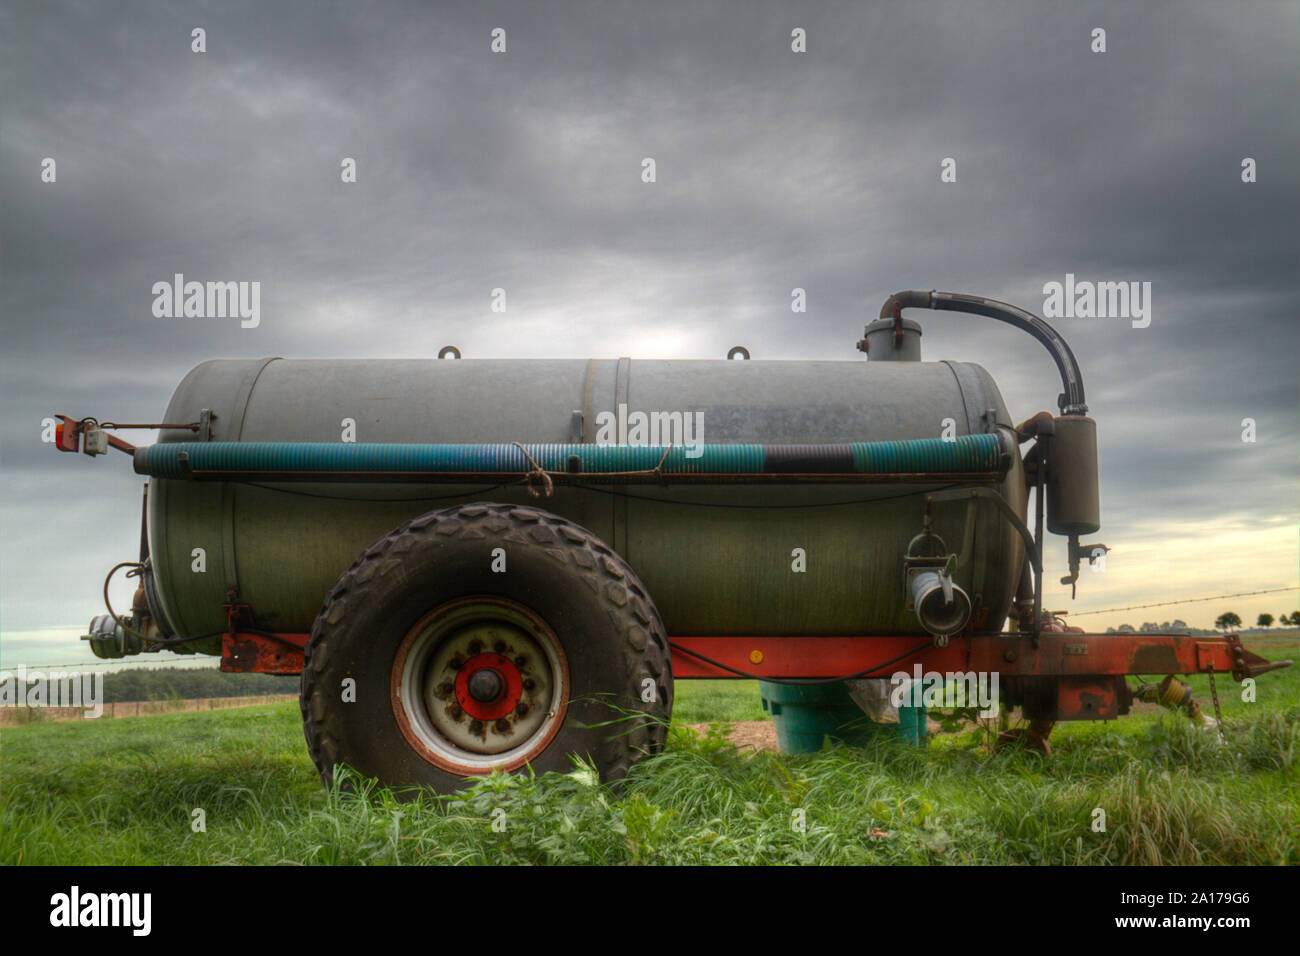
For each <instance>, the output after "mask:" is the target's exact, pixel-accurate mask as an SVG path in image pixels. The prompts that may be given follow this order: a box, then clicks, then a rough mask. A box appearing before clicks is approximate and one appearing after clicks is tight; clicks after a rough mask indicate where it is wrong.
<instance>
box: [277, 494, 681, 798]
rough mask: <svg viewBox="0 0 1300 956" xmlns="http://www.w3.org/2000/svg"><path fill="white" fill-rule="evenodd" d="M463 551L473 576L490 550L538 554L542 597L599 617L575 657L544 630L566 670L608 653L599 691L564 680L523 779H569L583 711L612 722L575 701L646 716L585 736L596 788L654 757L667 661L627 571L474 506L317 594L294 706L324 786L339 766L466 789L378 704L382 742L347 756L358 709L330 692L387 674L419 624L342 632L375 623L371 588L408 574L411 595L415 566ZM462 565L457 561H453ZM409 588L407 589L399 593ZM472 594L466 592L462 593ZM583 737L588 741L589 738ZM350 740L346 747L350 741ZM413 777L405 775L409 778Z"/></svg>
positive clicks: (668, 696) (513, 512)
mask: <svg viewBox="0 0 1300 956" xmlns="http://www.w3.org/2000/svg"><path fill="white" fill-rule="evenodd" d="M466 546H468V547H469V548H471V549H472V550H473V551H474V553H475V555H476V557H477V555H482V557H483V560H482V564H483V566H484V567H486V566H487V555H488V554H489V552H490V551H491V549H492V548H493V547H497V546H505V547H507V549H508V551H507V553H508V555H509V556H510V557H509V560H510V562H511V563H512V564H513V563H516V562H518V561H519V560H520V559H521V557H526V556H531V557H532V558H533V559H534V564H536V560H537V556H538V555H540V554H545V555H546V556H547V557H548V558H549V559H550V560H551V561H553V566H552V568H551V571H550V577H549V580H548V582H547V586H546V587H545V588H543V589H542V590H545V591H549V590H550V589H551V588H566V587H567V588H576V589H583V590H582V591H581V592H580V593H583V595H584V597H583V598H582V601H584V602H585V603H586V604H587V605H589V606H590V607H591V608H592V609H593V611H594V610H596V609H598V610H599V612H603V615H604V617H605V618H607V619H608V627H598V628H596V630H599V631H600V632H601V633H600V635H599V636H597V635H593V634H590V633H588V634H587V636H586V637H585V638H584V640H583V641H582V644H583V646H582V647H577V646H572V645H573V644H574V641H575V638H574V636H573V635H572V632H570V633H569V634H568V635H566V634H565V633H563V628H562V627H559V626H557V625H556V622H552V621H548V624H550V625H551V627H552V629H553V630H555V632H556V634H557V636H558V637H559V639H560V642H561V644H562V645H563V646H564V652H565V655H566V657H568V658H570V661H571V664H570V669H571V671H572V670H573V663H572V662H573V658H574V657H575V656H577V655H579V654H585V653H588V652H590V651H591V650H592V648H590V647H589V646H587V645H589V644H591V643H592V642H593V641H598V642H604V643H607V644H608V645H609V647H607V648H599V649H596V650H599V651H600V652H601V654H602V655H603V657H604V662H603V666H601V667H598V668H597V669H596V670H597V678H598V679H597V680H596V681H595V683H598V684H600V685H601V686H590V685H591V684H592V683H593V680H592V678H591V676H590V675H589V676H588V677H587V679H585V680H582V679H580V678H578V677H576V676H574V675H572V674H571V679H573V681H574V686H573V687H572V688H571V693H570V699H571V703H570V705H569V711H568V713H567V714H566V720H565V724H564V727H563V728H562V729H561V731H560V733H559V734H557V737H556V739H555V740H553V741H552V742H551V744H550V746H548V748H547V749H546V751H545V752H544V753H543V754H541V755H539V759H536V760H534V761H533V762H532V766H533V767H534V769H535V770H536V771H537V772H539V773H540V772H544V771H545V770H548V769H556V770H568V769H570V766H571V764H570V762H569V758H568V756H567V753H568V752H569V751H568V748H566V747H564V746H563V744H562V742H563V740H564V738H565V736H566V733H567V732H568V728H570V726H571V725H574V724H575V721H577V720H578V718H579V717H580V716H581V715H582V712H583V711H584V708H585V716H586V718H587V719H588V720H589V721H590V718H591V717H597V718H598V719H600V720H609V719H611V718H612V717H616V716H618V715H617V714H616V713H614V712H612V711H609V710H608V708H603V707H602V708H601V710H602V711H603V712H602V713H600V714H597V713H596V712H595V711H594V709H593V708H595V707H598V706H600V705H596V704H590V705H587V704H582V703H575V702H576V701H577V700H578V699H579V698H584V697H590V696H591V695H593V694H599V695H602V699H604V700H607V701H612V702H614V703H616V704H617V705H618V706H620V707H622V708H625V709H627V710H636V711H641V712H643V713H645V714H647V715H648V719H644V720H638V719H632V720H627V721H620V722H618V723H617V724H615V725H614V726H613V727H611V728H606V729H604V730H602V731H596V732H594V733H598V734H599V736H600V738H601V739H600V742H599V744H598V745H597V746H596V747H595V750H594V752H593V751H591V750H588V751H587V753H588V754H589V755H590V757H591V758H592V760H593V761H594V762H595V764H596V766H597V768H598V769H599V771H600V773H601V777H602V779H604V780H605V781H607V782H610V783H614V782H617V781H618V780H620V779H621V778H622V777H624V776H625V775H626V774H627V771H628V770H629V769H630V768H631V766H632V765H633V764H635V763H637V762H638V761H640V760H642V759H644V758H645V757H647V756H650V755H653V754H656V753H659V752H661V751H662V749H663V746H664V742H665V739H666V737H667V727H666V724H667V721H668V719H669V717H670V716H671V713H672V696H673V678H672V658H671V654H670V652H669V648H668V639H667V636H666V634H665V632H664V626H663V621H662V620H661V619H660V617H659V612H658V610H657V609H656V608H655V606H654V602H653V601H652V600H651V599H650V596H649V594H648V593H647V591H646V588H645V586H644V584H642V582H641V580H640V578H638V577H637V575H636V572H635V571H633V570H632V568H631V567H630V566H629V565H628V564H627V562H626V561H624V560H623V558H622V557H621V556H620V555H619V554H617V553H616V552H615V551H613V549H611V548H610V547H608V546H607V545H605V544H604V543H603V542H602V541H601V540H600V539H599V538H597V537H596V536H595V535H593V534H592V533H591V532H590V531H588V530H586V529H585V528H583V527H581V526H580V525H578V524H575V523H574V522H572V521H569V520H567V519H565V518H562V517H560V516H558V515H555V514H552V513H550V512H547V511H544V510H542V509H540V508H532V507H528V506H524V505H514V504H498V503H493V502H476V503H473V504H467V505H458V506H455V507H451V508H445V509H442V510H439V511H432V512H429V513H427V514H424V515H421V516H419V517H417V518H413V519H412V520H410V521H408V522H406V524H404V525H402V526H401V527H399V528H397V529H395V530H394V531H392V532H390V533H389V534H386V535H384V536H383V537H382V538H380V539H379V540H378V541H376V542H375V543H374V544H373V545H371V546H370V547H369V548H367V549H366V550H365V551H364V552H363V553H362V554H361V555H360V556H359V557H358V558H357V560H356V561H355V562H354V563H353V565H352V567H351V568H349V569H348V570H347V571H346V572H345V573H344V574H343V575H342V576H341V577H340V578H339V579H338V581H337V582H336V583H335V585H334V587H333V588H332V589H331V590H330V593H329V594H328V595H327V596H326V598H325V601H324V604H323V605H322V607H321V610H320V613H319V614H318V615H317V617H316V621H315V623H314V624H313V625H312V631H311V637H310V639H309V641H308V643H307V646H306V649H305V652H304V661H303V669H302V684H301V694H300V697H299V705H300V708H301V711H302V717H303V733H304V735H305V737H306V740H307V749H308V752H309V754H310V755H311V758H312V761H313V762H314V763H315V765H316V768H317V770H318V771H319V772H320V775H321V779H322V781H323V782H324V783H325V785H326V786H327V787H328V786H330V784H331V782H332V779H333V775H334V768H335V766H336V765H338V764H347V765H349V766H352V767H355V768H357V769H358V770H361V771H362V772H363V773H366V774H367V775H370V776H377V777H379V779H380V781H381V782H382V783H384V784H388V785H390V786H395V787H404V786H409V785H425V786H433V787H434V788H435V789H437V790H439V791H440V792H448V791H451V790H455V789H460V788H463V787H464V786H465V785H466V782H465V779H464V778H462V777H459V776H455V775H453V774H451V773H449V772H447V771H445V770H442V769H441V768H437V767H434V766H433V765H432V764H429V763H428V762H427V761H425V760H424V759H423V758H421V757H419V755H418V754H416V752H415V751H414V750H413V748H411V747H410V745H409V744H408V743H407V742H406V740H405V738H404V737H403V736H402V735H401V732H400V730H399V729H398V728H397V725H396V721H395V720H392V719H391V706H390V704H389V703H388V701H387V695H386V694H385V700H384V704H383V706H384V707H388V708H390V720H391V723H392V726H391V733H385V732H383V729H382V728H380V729H379V730H377V731H376V732H375V733H374V734H373V737H371V738H367V740H370V741H372V743H373V748H372V749H373V751H375V752H374V753H362V752H358V751H359V750H364V749H367V748H365V747H361V746H359V745H358V742H357V740H356V737H357V734H356V732H355V731H354V729H353V728H352V727H351V726H350V724H349V722H350V721H352V720H353V719H354V718H355V717H356V714H357V711H356V709H355V708H357V706H358V704H356V703H347V704H345V703H343V702H342V701H341V695H340V692H339V689H340V686H341V681H342V679H343V677H345V676H352V675H351V671H350V670H349V667H353V666H356V665H357V664H358V662H360V661H366V660H368V659H369V658H372V657H373V658H381V659H382V660H380V661H378V665H379V666H380V667H386V668H387V671H388V672H389V673H391V667H392V660H393V656H394V654H395V651H396V648H397V645H398V644H399V643H400V641H401V639H402V637H403V636H404V635H405V633H406V631H407V630H408V629H409V627H410V626H412V625H413V624H414V623H415V621H416V620H417V619H418V617H419V616H420V615H418V614H416V615H415V616H414V617H410V618H409V620H408V619H407V618H401V620H400V622H399V624H398V626H397V627H395V628H392V629H388V628H384V629H382V631H383V633H376V631H375V630H367V629H366V628H365V627H364V626H362V627H360V628H358V627H355V626H353V627H350V626H349V625H350V624H352V623H354V621H355V619H356V618H357V617H358V616H359V615H360V616H367V615H368V616H374V614H376V613H379V612H377V611H376V610H375V607H374V603H373V600H372V599H373V598H375V597H376V596H377V595H376V594H375V592H376V590H382V588H379V587H377V585H379V584H380V583H381V582H383V583H384V584H385V585H386V586H387V587H389V588H390V589H391V587H392V585H391V584H389V583H388V582H391V581H393V580H394V579H397V578H400V579H402V582H403V583H405V582H406V578H407V577H408V575H413V576H414V580H412V581H411V582H410V584H411V586H415V587H418V586H419V584H420V582H419V577H420V570H421V568H423V569H424V570H425V572H426V573H428V571H429V569H430V568H432V567H435V566H437V563H438V560H440V559H441V558H451V559H454V558H456V557H457V553H458V552H460V554H461V555H462V556H463V552H464V549H465V547H466ZM461 563H462V564H463V563H465V562H464V561H463V557H462V560H461ZM545 563H546V562H544V564H545ZM535 570H540V569H536V568H535ZM542 573H543V574H545V572H542ZM494 577H495V578H496V581H492V580H491V579H488V578H486V576H485V577H484V581H485V582H487V583H488V584H489V585H490V584H493V583H497V582H499V583H500V584H503V585H510V584H512V583H513V582H511V578H510V575H509V574H506V575H496V576H494ZM425 583H427V582H425ZM410 590H411V587H410V586H408V587H407V588H406V591H408V592H409V591H410ZM482 590H483V588H481V587H476V588H473V589H472V590H471V591H470V592H468V593H473V591H479V592H482ZM509 590H510V588H509V587H504V588H502V589H501V590H500V592H499V593H503V594H505V596H510V597H513V598H514V599H515V600H519V601H520V603H524V604H527V605H529V606H530V607H531V606H534V604H535V603H536V601H537V600H544V598H539V597H538V593H537V590H538V589H536V588H534V591H533V592H532V597H533V599H534V600H532V601H530V600H528V599H527V598H523V597H521V596H520V595H517V594H510V593H509ZM586 592H590V593H589V594H587V593H586ZM454 596H459V595H448V594H444V595H441V596H439V597H438V598H437V599H436V600H433V599H430V600H428V601H427V603H425V604H423V605H421V606H422V607H423V609H424V611H425V612H427V611H428V610H431V609H432V608H433V607H435V606H437V604H439V603H442V602H443V601H444V600H449V599H451V597H454ZM539 613H540V612H539ZM408 616H409V615H408ZM543 616H544V615H543ZM390 631H391V632H390ZM363 666H364V665H363ZM588 669H589V670H590V668H588ZM646 677H651V678H653V679H654V681H655V685H656V689H657V694H656V697H657V700H656V701H655V702H652V703H646V702H642V700H641V689H642V682H643V680H644V679H645V678H646ZM358 683H360V679H359V678H358ZM579 684H582V685H583V686H579ZM358 700H360V698H358ZM369 719H370V721H371V723H372V724H374V723H376V722H378V723H380V724H382V721H381V720H378V717H377V715H375V713H374V711H373V705H372V708H371V714H370V717H369ZM590 722H595V721H590ZM578 726H581V724H580V723H579V724H578ZM583 732H584V733H586V734H588V735H591V734H592V733H593V731H590V730H586V731H583ZM349 738H352V739H351V742H350V743H349V742H348V741H349ZM557 745H558V749H557ZM394 751H404V753H405V759H385V758H384V757H383V753H384V752H389V753H391V752H394ZM376 753H377V754H378V757H376ZM412 757H413V758H415V759H414V760H412V759H411V758H412ZM412 770H413V771H414V772H413V773H411V772H408V771H412ZM406 777H414V778H415V779H405V778H406Z"/></svg>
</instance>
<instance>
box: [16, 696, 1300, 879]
mask: <svg viewBox="0 0 1300 956" xmlns="http://www.w3.org/2000/svg"><path fill="white" fill-rule="evenodd" d="M1272 676H1274V675H1269V677H1272ZM1247 713H1248V714H1249V716H1237V717H1234V718H1233V720H1232V722H1231V725H1230V728H1229V731H1230V738H1229V743H1228V744H1227V745H1226V746H1225V745H1223V744H1220V743H1219V742H1218V739H1217V736H1216V735H1214V734H1212V733H1206V732H1204V731H1201V730H1197V729H1196V728H1194V727H1192V726H1191V725H1190V724H1189V722H1188V721H1187V720H1186V719H1185V718H1182V717H1179V716H1177V715H1173V714H1163V713H1162V714H1159V715H1151V716H1141V717H1137V718H1135V719H1132V720H1130V721H1127V722H1119V723H1110V724H1094V725H1079V726H1071V727H1064V728H1062V730H1063V731H1068V732H1066V733H1059V734H1058V735H1057V736H1054V738H1053V743H1054V746H1055V748H1056V753H1055V756H1054V757H1053V758H1051V759H1043V758H1041V757H1039V756H1037V755H1035V754H1033V753H1029V752H1024V751H1011V752H1004V753H996V754H995V753H991V752H989V751H988V750H987V749H986V748H984V747H983V746H981V744H980V742H979V737H978V734H976V733H971V734H968V735H966V736H964V737H960V738H948V739H946V740H945V741H944V742H943V745H942V746H940V745H938V744H934V745H932V746H931V747H930V748H929V749H928V750H921V749H915V748H908V747H905V746H902V745H899V744H895V743H892V742H890V741H887V740H886V741H882V742H880V743H879V744H877V745H876V746H874V747H872V748H870V749H863V750H855V749H848V748H837V749H832V750H827V751H823V752H822V753H819V754H813V755H808V756H782V755H779V754H773V753H760V754H756V755H749V754H747V753H742V752H740V751H737V750H736V749H735V748H733V747H731V746H730V745H729V744H728V743H727V742H726V739H725V737H724V736H723V732H722V731H723V727H722V726H721V725H719V726H717V727H715V728H713V729H712V730H711V731H710V732H709V733H706V734H703V735H701V734H696V733H693V732H692V731H690V730H689V729H687V728H685V727H683V726H681V725H680V724H678V725H676V726H674V727H673V728H672V731H671V734H670V742H669V747H668V750H667V752H666V753H664V754H663V755H661V756H659V757H657V758H655V759H654V760H650V761H646V762H643V763H642V764H640V765H638V766H637V767H636V768H635V769H634V771H633V774H632V776H631V777H630V778H629V780H628V781H627V783H626V786H625V787H624V788H622V790H621V791H620V792H619V793H618V794H615V793H612V792H611V791H610V790H609V789H608V788H606V787H604V786H603V785H601V784H600V783H599V781H598V780H597V778H596V776H595V774H594V773H593V772H592V770H591V769H590V768H589V767H585V766H581V765H578V766H575V768H574V771H573V772H572V773H568V774H549V775H546V776H542V777H533V776H529V775H527V774H520V775H514V776H505V775H499V776H494V777H490V778H485V779H483V780H481V781H479V782H478V783H476V784H475V785H474V786H473V787H471V788H470V789H469V790H467V791H465V792H463V793H461V794H457V795H454V796H451V797H443V798H439V797H434V796H430V795H424V796H422V797H420V798H419V799H417V800H415V801H413V802H402V801H400V800H399V799H398V797H397V795H395V794H393V793H391V792H388V791H385V790H381V789H377V788H375V787H374V786H373V784H371V783H369V782H367V781H363V780H359V779H353V780H352V781H351V782H352V783H353V785H354V786H355V787H356V789H357V790H358V791H359V795H349V794H348V793H345V792H343V791H341V790H339V789H338V788H336V789H335V790H333V791H331V792H326V791H324V790H323V789H321V787H320V785H319V782H318V779H317V777H316V775H315V772H314V769H313V768H312V766H311V764H310V761H308V759H307V757H306V753H305V748H304V744H303V741H302V736H301V729H300V724H299V716H298V712H297V707H296V706H295V705H294V704H281V705H272V706H266V707H255V708H247V709H243V710H238V711H225V712H211V713H188V714H176V715H167V716H159V717H140V718H134V719H128V720H121V721H111V722H110V721H102V722H100V723H81V724H36V725H31V726H27V727H22V728H17V729H10V730H6V731H5V732H4V734H3V741H2V745H0V862H2V863H5V864H15V863H30V864H53V863H60V864H79V863H86V864H106V863H117V864H175V863H180V864H221V863H301V864H317V863H327V864H422V863H424V864H496V863H596V864H625V863H626V864H636V863H738V864H814V863H830V864H839V863H844V864H854V863H879V864H897V863H922V864H929V863H1021V864H1037V863H1057V864H1061V863H1068V864H1110V865H1116V864H1156V865H1159V864H1197V863H1215V864H1272V863H1288V864H1295V863H1300V770H1298V769H1297V762H1296V758H1297V750H1298V748H1300V716H1298V715H1297V713H1296V711H1295V708H1294V707H1287V708H1262V707H1259V708H1255V709H1254V710H1252V711H1248V712H1247ZM196 808H202V809H203V811H204V813H205V815H206V832H199V833H196V832H194V831H193V829H192V821H193V819H194V817H193V811H194V810H195V809H196ZM1098 808H1100V809H1101V810H1103V811H1104V812H1105V817H1106V827H1105V830H1104V831H1097V830H1094V829H1093V821H1094V818H1095V811H1096V810H1097V809H1098ZM502 824H504V826H502Z"/></svg>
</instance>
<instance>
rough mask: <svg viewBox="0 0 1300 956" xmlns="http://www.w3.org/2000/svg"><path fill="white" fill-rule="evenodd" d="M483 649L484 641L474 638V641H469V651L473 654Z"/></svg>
mask: <svg viewBox="0 0 1300 956" xmlns="http://www.w3.org/2000/svg"><path fill="white" fill-rule="evenodd" d="M482 650H483V642H482V641H478V640H474V641H470V642H469V652H470V653H471V654H478V653H480V652H481V651H482Z"/></svg>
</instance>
